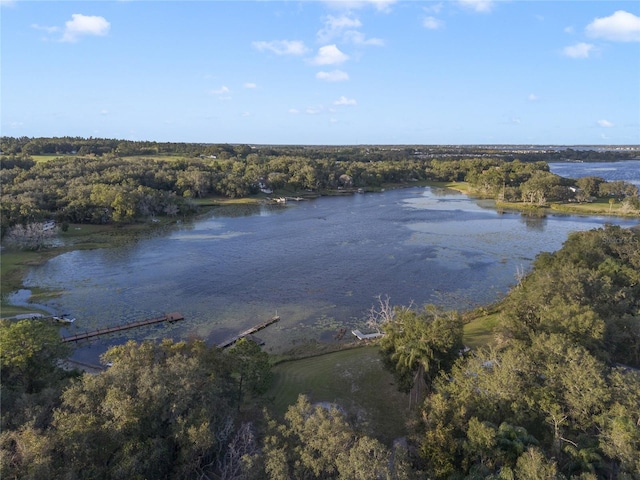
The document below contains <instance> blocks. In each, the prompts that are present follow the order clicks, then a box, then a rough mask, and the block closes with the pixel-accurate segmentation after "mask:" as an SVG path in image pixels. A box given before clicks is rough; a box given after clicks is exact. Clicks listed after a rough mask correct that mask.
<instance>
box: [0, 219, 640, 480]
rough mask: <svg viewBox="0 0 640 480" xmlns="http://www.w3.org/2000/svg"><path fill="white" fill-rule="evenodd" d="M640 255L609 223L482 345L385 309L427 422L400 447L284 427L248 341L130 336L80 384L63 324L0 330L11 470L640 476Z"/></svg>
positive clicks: (128, 474)
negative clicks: (62, 362) (65, 364)
mask: <svg viewBox="0 0 640 480" xmlns="http://www.w3.org/2000/svg"><path fill="white" fill-rule="evenodd" d="M639 246H640V232H637V231H635V232H634V231H632V230H628V229H622V228H620V227H615V226H605V227H604V228H600V229H596V230H592V231H589V232H580V233H574V234H572V235H571V236H570V238H569V239H568V240H567V242H566V243H565V244H564V245H563V247H562V248H561V249H560V250H559V251H557V252H555V253H552V254H550V253H543V254H540V255H539V256H538V257H537V258H536V260H535V263H534V267H533V270H532V272H531V273H530V274H529V275H527V276H526V277H524V278H522V279H521V281H520V282H519V283H518V285H517V286H515V287H514V288H513V289H512V291H511V292H510V293H509V294H508V295H507V297H506V298H505V299H504V300H502V301H501V302H499V304H498V305H496V306H494V307H493V310H494V312H493V313H494V314H495V315H496V316H497V326H496V329H495V340H494V342H492V344H491V345H489V346H486V347H483V348H477V349H474V350H468V349H464V348H463V344H462V339H463V321H462V316H461V314H460V313H459V312H455V311H443V310H441V309H439V308H437V307H435V306H432V305H431V306H425V307H421V308H414V307H412V306H409V307H402V306H396V307H393V306H391V305H390V302H389V299H388V298H386V299H382V298H380V305H379V306H378V307H375V306H374V307H372V311H371V315H370V319H369V320H370V323H371V325H372V326H374V327H377V328H379V329H380V330H381V331H383V332H384V333H385V335H384V336H383V337H382V338H381V339H380V343H379V349H380V354H381V355H382V359H383V363H384V365H385V366H386V368H388V369H389V370H390V371H391V372H392V373H394V375H395V376H396V378H397V380H398V382H397V384H398V386H399V388H401V389H403V390H404V391H407V392H411V395H412V396H411V399H412V402H411V408H412V410H413V411H414V413H415V415H414V420H413V421H412V422H411V423H410V425H409V426H408V427H407V429H408V432H409V434H408V437H407V438H406V439H405V441H404V442H396V443H394V445H384V444H382V443H381V442H380V441H379V440H377V439H376V438H375V436H369V435H366V434H364V433H363V432H362V431H360V430H359V428H358V425H356V424H353V423H352V422H351V421H350V417H349V416H348V415H347V414H346V412H344V411H343V410H342V409H341V407H340V406H339V405H322V404H313V403H311V399H310V398H309V397H306V396H300V397H299V398H298V401H297V402H296V404H294V405H291V406H290V407H289V409H288V410H287V413H286V414H285V415H284V417H277V416H275V415H274V414H273V413H272V412H270V411H269V408H268V402H267V401H266V399H265V398H264V397H263V396H262V395H263V392H265V390H266V388H267V387H268V385H269V381H270V361H269V355H268V354H266V353H264V352H262V350H261V349H260V347H258V346H257V345H256V344H255V343H252V342H249V341H247V340H242V341H240V342H238V343H237V344H236V345H235V346H234V347H233V348H232V349H230V350H226V351H223V350H220V349H218V348H216V347H209V346H207V345H205V344H204V343H203V342H201V341H199V340H193V341H189V342H174V341H171V340H164V341H162V342H159V343H153V342H143V343H140V344H138V343H135V342H129V343H127V344H125V345H121V346H116V347H113V348H111V349H110V350H109V351H108V352H107V353H106V354H105V355H104V357H103V361H104V362H105V363H107V362H108V363H109V364H110V365H111V366H110V367H109V368H108V369H107V370H105V371H103V372H101V373H99V374H95V375H91V374H82V375H80V374H79V373H78V372H69V371H65V370H62V369H61V368H60V367H59V363H58V361H59V359H62V358H65V357H66V356H67V355H68V353H69V352H68V350H67V348H68V347H66V346H65V344H62V343H61V342H60V337H59V333H58V331H57V327H55V326H53V325H50V324H46V323H43V322H40V321H33V320H22V321H13V322H10V321H2V324H0V360H1V362H0V373H1V380H2V386H3V388H2V390H1V392H0V394H1V395H2V405H3V408H2V416H1V427H2V428H1V431H2V433H0V468H1V471H2V476H3V478H16V479H17V478H20V479H39V478H43V479H44V478H79V479H82V478H87V479H89V478H91V479H100V478H104V479H111V478H169V479H183V478H185V479H186V478H190V479H191V478H202V479H206V478H218V479H238V480H239V479H272V480H276V479H277V480H288V479H353V480H356V479H362V480H368V479H380V478H383V479H396V480H400V479H423V478H433V479H453V480H458V479H459V480H475V479H493V480H498V479H511V480H539V479H575V480H596V479H603V480H604V479H619V480H622V479H624V480H633V479H638V478H640V373H639V372H638V370H637V369H638V367H640V315H639V312H640V248H639ZM397 408H408V407H407V405H406V404H405V405H398V406H397Z"/></svg>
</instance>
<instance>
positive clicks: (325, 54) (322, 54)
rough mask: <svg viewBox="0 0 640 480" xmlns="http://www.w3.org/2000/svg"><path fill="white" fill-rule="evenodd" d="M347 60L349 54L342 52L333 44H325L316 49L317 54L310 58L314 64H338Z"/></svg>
mask: <svg viewBox="0 0 640 480" xmlns="http://www.w3.org/2000/svg"><path fill="white" fill-rule="evenodd" d="M347 60H349V55H347V54H345V53H342V52H341V51H340V49H339V48H338V47H337V46H336V45H335V44H333V45H325V46H324V47H320V48H319V49H318V54H317V55H316V56H315V57H314V58H313V59H312V60H311V63H313V64H314V65H339V64H341V63H344V62H346V61H347Z"/></svg>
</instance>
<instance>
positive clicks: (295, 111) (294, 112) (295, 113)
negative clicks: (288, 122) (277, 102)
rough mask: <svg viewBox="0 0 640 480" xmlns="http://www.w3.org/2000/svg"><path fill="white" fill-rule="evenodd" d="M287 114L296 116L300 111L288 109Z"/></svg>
mask: <svg viewBox="0 0 640 480" xmlns="http://www.w3.org/2000/svg"><path fill="white" fill-rule="evenodd" d="M289 113H291V114H292V115H297V114H299V113H300V110H298V109H297V108H290V109H289Z"/></svg>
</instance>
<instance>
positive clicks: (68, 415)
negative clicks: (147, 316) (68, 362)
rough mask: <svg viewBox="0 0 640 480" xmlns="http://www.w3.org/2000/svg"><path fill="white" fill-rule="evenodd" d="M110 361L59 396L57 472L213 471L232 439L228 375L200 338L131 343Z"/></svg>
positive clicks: (169, 474)
mask: <svg viewBox="0 0 640 480" xmlns="http://www.w3.org/2000/svg"><path fill="white" fill-rule="evenodd" d="M104 360H105V361H108V362H111V363H112V364H113V365H112V366H111V367H110V368H109V369H107V370H106V371H105V372H103V373H101V374H99V375H84V376H83V377H82V378H81V379H80V381H78V382H77V383H75V384H74V385H73V386H71V387H70V388H69V389H67V390H66V391H65V392H64V394H63V395H62V405H61V407H60V408H59V409H58V410H57V411H56V412H55V415H54V421H53V428H54V430H53V433H52V435H53V436H54V438H55V444H56V446H57V447H56V461H57V468H58V470H59V472H60V474H59V475H60V477H59V478H62V477H67V476H68V477H73V478H194V477H197V476H200V475H203V474H204V475H211V474H213V472H214V471H215V469H216V465H217V461H218V460H219V459H221V456H222V455H224V452H225V450H226V447H227V445H228V444H229V442H231V440H232V438H233V429H232V428H229V425H233V418H234V415H233V410H232V409H231V401H232V400H231V380H230V378H229V373H228V371H227V370H226V367H225V365H226V363H225V360H224V359H223V358H222V354H221V353H220V352H218V351H217V349H210V348H208V347H206V346H205V345H204V344H203V343H202V342H189V343H185V342H179V343H174V342H172V341H169V340H165V341H163V342H162V343H160V344H154V343H151V342H144V343H142V344H140V345H138V344H136V343H134V342H128V343H127V344H125V345H122V346H118V347H113V348H112V349H110V350H109V351H108V352H107V353H106V354H105V356H104Z"/></svg>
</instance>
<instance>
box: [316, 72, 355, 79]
mask: <svg viewBox="0 0 640 480" xmlns="http://www.w3.org/2000/svg"><path fill="white" fill-rule="evenodd" d="M316 78H317V79H318V80H324V81H325V82H344V81H346V80H349V74H348V73H346V72H343V71H342V70H332V71H331V72H318V73H316Z"/></svg>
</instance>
